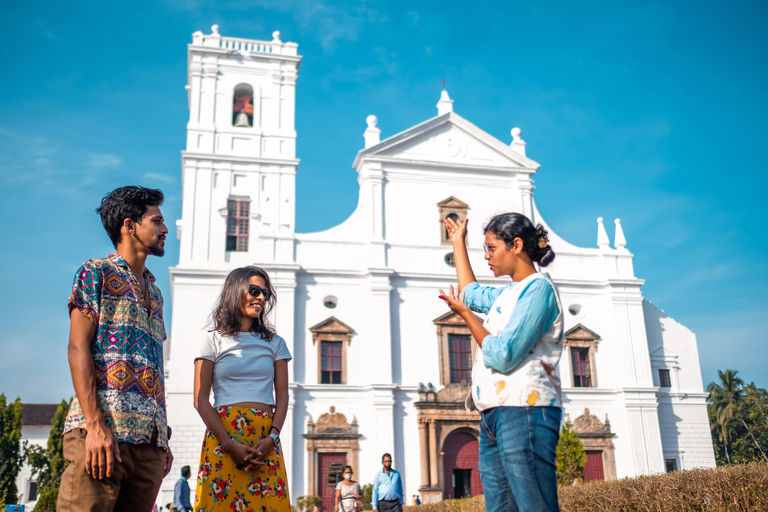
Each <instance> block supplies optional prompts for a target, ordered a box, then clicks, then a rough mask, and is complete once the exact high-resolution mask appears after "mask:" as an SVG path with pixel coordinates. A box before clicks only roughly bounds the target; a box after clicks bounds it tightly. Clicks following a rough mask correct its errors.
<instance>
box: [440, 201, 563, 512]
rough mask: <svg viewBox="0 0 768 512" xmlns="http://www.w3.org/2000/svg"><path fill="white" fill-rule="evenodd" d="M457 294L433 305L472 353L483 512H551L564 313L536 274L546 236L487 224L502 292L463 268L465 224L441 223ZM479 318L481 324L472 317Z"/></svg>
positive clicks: (504, 220)
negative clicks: (453, 320)
mask: <svg viewBox="0 0 768 512" xmlns="http://www.w3.org/2000/svg"><path fill="white" fill-rule="evenodd" d="M445 227H446V230H447V231H448V234H449V235H450V237H451V243H452V245H453V254H454V260H455V263H456V274H457V277H458V281H459V286H458V289H456V290H454V289H453V286H451V288H450V291H449V293H445V292H444V291H443V290H440V298H441V299H443V300H444V301H445V302H446V303H447V304H448V306H449V307H450V308H451V309H452V310H453V311H454V312H456V313H457V314H458V315H459V316H461V318H462V319H463V320H464V321H465V322H466V324H467V327H469V330H470V332H471V333H472V337H473V338H474V339H475V340H476V342H477V345H478V348H477V352H476V355H475V361H474V364H473V366H472V385H471V390H472V401H471V402H472V403H468V405H474V407H475V408H476V409H477V410H478V411H480V456H479V460H478V468H479V469H480V478H481V480H482V483H483V491H484V495H485V510H486V512H511V511H514V512H556V511H558V510H559V506H558V502H557V477H556V473H555V469H556V465H555V452H556V447H557V440H558V436H559V432H560V421H561V418H562V398H561V393H560V378H559V376H558V375H557V364H558V362H559V361H560V355H561V353H562V347H563V343H562V342H563V308H562V305H561V304H560V298H559V296H558V293H557V289H556V288H555V286H554V284H553V282H552V279H551V278H550V277H549V276H548V275H547V274H543V273H540V272H539V271H538V270H537V268H536V267H535V266H534V264H538V266H539V267H545V266H547V265H548V264H549V263H550V262H551V261H552V260H554V258H555V253H554V251H553V250H552V248H551V247H550V246H549V240H548V239H547V231H546V230H545V229H544V227H543V226H542V225H538V226H536V227H534V225H533V223H532V222H531V221H530V220H529V219H528V218H527V217H525V216H524V215H521V214H519V213H504V214H501V215H496V216H495V217H493V218H492V219H491V220H490V222H489V223H488V224H487V225H486V226H485V228H484V229H483V232H484V234H485V243H484V244H483V249H484V258H485V260H486V261H487V262H488V265H489V267H490V270H491V271H492V272H493V275H494V276H496V277H500V276H508V277H510V278H511V279H512V283H511V284H508V285H506V286H502V287H491V286H480V285H479V284H478V283H477V279H475V274H474V272H473V270H472V267H471V265H470V263H469V256H468V253H467V245H466V234H467V221H464V222H456V221H454V220H453V219H452V218H450V217H448V218H446V220H445ZM472 311H476V312H478V313H483V314H485V315H486V320H485V322H484V323H481V322H480V321H479V320H478V319H477V317H475V315H474V314H473V313H472Z"/></svg>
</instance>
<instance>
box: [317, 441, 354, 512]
mask: <svg viewBox="0 0 768 512" xmlns="http://www.w3.org/2000/svg"><path fill="white" fill-rule="evenodd" d="M346 463H347V454H346V453H318V454H317V487H316V489H317V494H318V495H319V496H320V499H321V500H322V512H333V505H334V500H335V498H336V476H337V474H339V475H340V474H341V473H342V472H343V466H344V465H345V464H346ZM339 466H341V470H342V471H338V469H339Z"/></svg>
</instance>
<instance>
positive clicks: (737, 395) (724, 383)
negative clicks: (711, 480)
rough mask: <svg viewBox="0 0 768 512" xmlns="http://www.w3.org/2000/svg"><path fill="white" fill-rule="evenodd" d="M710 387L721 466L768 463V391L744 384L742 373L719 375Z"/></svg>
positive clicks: (710, 410)
mask: <svg viewBox="0 0 768 512" xmlns="http://www.w3.org/2000/svg"><path fill="white" fill-rule="evenodd" d="M718 374H719V378H720V381H719V382H718V383H714V382H713V383H711V384H710V385H709V386H707V390H708V391H709V397H708V398H707V402H708V404H707V412H708V413H709V421H710V428H711V430H712V440H713V445H714V448H715V457H716V459H717V463H718V465H721V466H722V465H727V464H744V463H747V462H755V461H763V462H768V456H767V455H766V453H765V450H766V447H767V446H768V391H766V390H765V389H762V388H758V387H757V386H756V385H755V384H754V383H750V384H748V385H746V386H745V385H744V381H743V380H742V379H741V378H739V377H737V374H738V371H734V370H725V371H721V372H718Z"/></svg>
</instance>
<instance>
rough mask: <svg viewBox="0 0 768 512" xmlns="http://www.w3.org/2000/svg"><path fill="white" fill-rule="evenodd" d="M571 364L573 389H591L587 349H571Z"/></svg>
mask: <svg viewBox="0 0 768 512" xmlns="http://www.w3.org/2000/svg"><path fill="white" fill-rule="evenodd" d="M571 362H572V363H573V387H576V388H590V387H592V379H591V372H590V368H589V349H588V348H580V347H573V348H571Z"/></svg>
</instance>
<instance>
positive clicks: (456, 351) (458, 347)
mask: <svg viewBox="0 0 768 512" xmlns="http://www.w3.org/2000/svg"><path fill="white" fill-rule="evenodd" d="M470 338H471V337H470V336H469V335H468V334H449V335H448V354H449V356H448V359H449V362H450V363H449V364H450V367H451V384H459V383H461V381H462V380H463V381H466V382H469V381H470V380H471V378H472V351H471V348H472V342H471V339H470Z"/></svg>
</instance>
